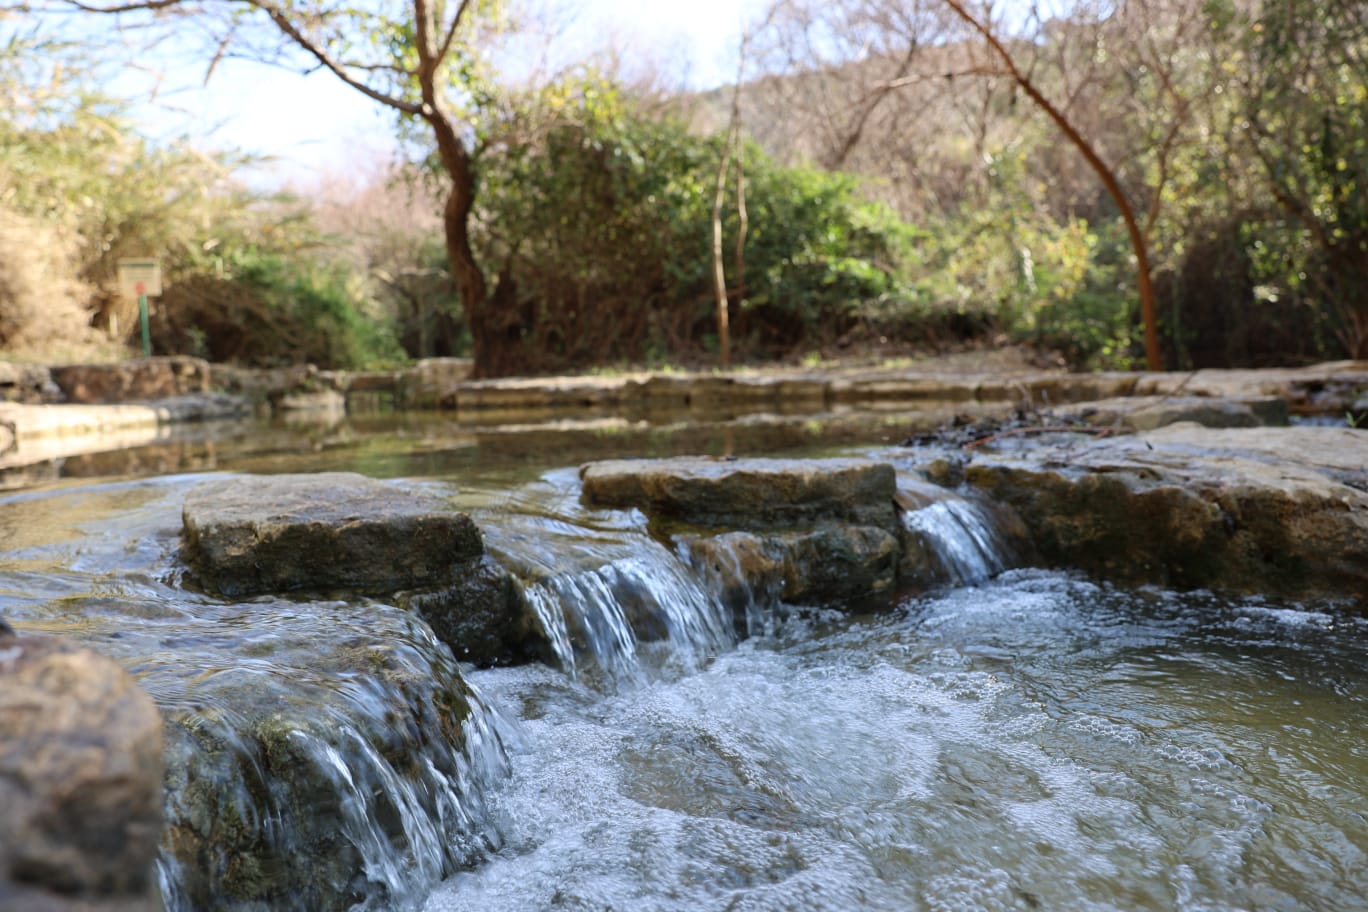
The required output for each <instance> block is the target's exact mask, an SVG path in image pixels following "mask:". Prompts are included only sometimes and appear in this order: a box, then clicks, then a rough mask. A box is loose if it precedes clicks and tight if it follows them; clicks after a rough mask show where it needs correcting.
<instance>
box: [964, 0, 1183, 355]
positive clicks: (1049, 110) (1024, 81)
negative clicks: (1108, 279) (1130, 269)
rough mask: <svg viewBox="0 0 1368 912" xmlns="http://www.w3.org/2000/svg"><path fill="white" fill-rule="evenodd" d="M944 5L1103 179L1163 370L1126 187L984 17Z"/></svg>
mask: <svg viewBox="0 0 1368 912" xmlns="http://www.w3.org/2000/svg"><path fill="white" fill-rule="evenodd" d="M945 4H946V5H947V6H948V7H950V9H951V10H952V11H954V13H955V15H957V16H959V17H960V18H961V19H963V20H964V22H965V23H966V24H968V25H969V27H970V28H972V29H973V30H974V31H975V32H977V33H978V35H979V36H980V37H982V38H983V40H984V41H985V42H986V43H987V45H988V47H989V48H991V49H992V52H993V55H994V56H995V57H996V58H997V59H998V62H999V63H1000V64H1001V66H1002V67H1003V68H1004V70H1005V71H1006V73H1007V75H1008V76H1009V77H1010V78H1011V79H1012V81H1013V82H1014V83H1015V84H1016V85H1017V86H1018V87H1019V88H1020V89H1021V91H1022V92H1023V93H1024V94H1025V95H1026V96H1027V97H1028V98H1030V99H1031V101H1032V102H1033V103H1034V104H1035V105H1036V106H1037V107H1039V108H1040V109H1041V111H1043V112H1044V113H1045V114H1046V116H1048V117H1049V118H1050V120H1051V121H1052V122H1053V123H1054V125H1055V126H1056V127H1058V128H1059V131H1060V132H1061V133H1063V134H1064V136H1065V138H1066V139H1068V140H1069V142H1070V143H1071V144H1072V145H1073V146H1074V148H1076V149H1077V150H1078V152H1079V154H1080V155H1082V156H1083V159H1084V160H1085V161H1086V162H1087V163H1088V167H1090V168H1091V169H1092V170H1093V172H1094V173H1095V174H1096V175H1097V177H1098V179H1099V180H1100V181H1102V185H1103V186H1104V187H1106V189H1107V194H1108V195H1109V196H1110V197H1111V198H1112V201H1113V202H1115V203H1116V207H1117V209H1118V210H1120V213H1121V218H1122V220H1123V221H1124V222H1125V225H1126V233H1127V235H1128V237H1129V239H1130V243H1131V248H1132V250H1133V251H1134V253H1135V272H1136V283H1137V290H1138V292H1139V295H1140V319H1141V322H1142V323H1143V324H1144V329H1145V362H1146V364H1147V366H1148V367H1149V369H1150V370H1163V368H1164V360H1163V355H1162V354H1161V353H1160V350H1159V321H1158V317H1157V314H1156V308H1155V303H1154V278H1153V273H1152V270H1151V268H1150V256H1149V242H1148V240H1147V238H1146V236H1145V231H1144V229H1142V227H1141V225H1140V220H1139V218H1137V216H1136V214H1135V208H1134V207H1133V206H1132V205H1131V202H1130V199H1129V198H1128V197H1127V195H1126V192H1125V190H1123V189H1122V187H1121V183H1120V181H1119V180H1117V177H1116V173H1115V172H1114V171H1113V170H1112V169H1111V167H1109V166H1108V165H1107V163H1106V162H1105V161H1103V160H1102V157H1101V156H1100V155H1099V154H1098V152H1097V149H1096V148H1095V147H1094V146H1093V144H1092V143H1091V142H1090V141H1089V140H1088V139H1087V137H1085V136H1084V135H1083V134H1082V133H1081V132H1079V129H1078V127H1077V126H1076V125H1075V124H1074V123H1073V121H1072V120H1070V119H1069V117H1068V116H1067V115H1066V114H1065V112H1064V111H1063V109H1061V108H1060V107H1059V106H1058V105H1056V104H1054V103H1053V102H1051V101H1050V99H1048V98H1046V97H1045V94H1044V93H1043V92H1041V90H1040V88H1039V87H1038V86H1037V85H1036V81H1035V80H1034V79H1033V78H1032V77H1031V75H1030V74H1029V73H1028V72H1027V71H1025V70H1023V69H1022V68H1021V67H1020V66H1018V65H1017V61H1016V59H1015V58H1014V57H1013V55H1012V52H1011V51H1010V50H1008V49H1007V47H1006V45H1005V44H1004V43H1003V41H1002V39H1001V38H999V37H998V35H997V33H996V32H995V31H994V29H993V27H992V24H991V21H990V20H989V18H988V17H987V16H985V15H980V14H976V13H974V12H971V11H970V10H969V8H968V6H967V5H966V4H965V3H963V2H961V0H945Z"/></svg>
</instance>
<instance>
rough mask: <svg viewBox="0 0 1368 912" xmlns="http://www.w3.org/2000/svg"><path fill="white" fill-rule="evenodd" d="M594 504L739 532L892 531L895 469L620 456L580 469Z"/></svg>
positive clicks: (861, 463)
mask: <svg viewBox="0 0 1368 912" xmlns="http://www.w3.org/2000/svg"><path fill="white" fill-rule="evenodd" d="M580 479H581V481H582V483H583V491H584V494H583V497H584V501H585V502H586V503H587V504H589V505H591V506H598V507H611V508H617V509H628V508H633V507H635V508H637V509H639V510H641V511H642V512H643V513H645V514H646V515H647V516H648V517H650V518H652V519H667V520H675V521H679V522H684V523H690V524H694V525H700V526H714V527H717V526H725V527H729V528H732V529H739V530H755V529H780V530H782V529H789V528H793V527H795V526H812V525H815V524H818V523H824V522H839V523H848V524H851V525H858V526H872V527H875V528H880V529H886V530H890V531H893V530H895V529H896V528H897V515H896V512H895V509H894V505H893V498H894V495H895V493H896V480H895V472H894V470H893V467H892V466H891V465H889V464H887V463H881V462H875V461H873V460H868V459H717V458H709V457H680V458H675V459H642V460H627V459H616V460H608V461H604V462H593V463H589V464H587V465H585V466H582V467H581V468H580Z"/></svg>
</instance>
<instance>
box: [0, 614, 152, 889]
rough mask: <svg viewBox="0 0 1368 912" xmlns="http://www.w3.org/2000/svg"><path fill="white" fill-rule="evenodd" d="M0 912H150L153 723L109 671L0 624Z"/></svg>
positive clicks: (86, 656) (146, 702)
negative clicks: (0, 817) (0, 819)
mask: <svg viewBox="0 0 1368 912" xmlns="http://www.w3.org/2000/svg"><path fill="white" fill-rule="evenodd" d="M0 811H3V826H0V908H4V909H7V910H8V909H13V910H16V912H19V910H24V912H29V910H33V912H45V910H52V912H58V910H63V912H76V910H91V912H96V910H102V912H116V910H118V912H125V910H127V912H133V910H154V909H160V908H161V907H162V906H161V901H160V899H159V897H158V890H157V885H156V880H155V876H154V872H153V861H154V859H155V857H156V853H157V842H158V838H159V835H160V825H161V815H162V721H161V717H160V716H159V715H158V713H157V709H156V707H155V706H154V705H153V702H152V700H151V698H150V697H148V696H147V694H145V693H144V692H143V691H142V690H140V689H139V688H138V686H137V684H136V683H135V682H134V681H133V678H132V677H131V676H129V674H128V673H127V672H125V671H124V670H123V669H122V668H120V667H119V666H118V665H116V664H115V663H114V662H112V661H110V660H108V659H106V658H104V657H102V656H99V655H97V654H95V653H93V652H91V651H89V650H87V649H84V648H81V647H80V646H77V645H75V644H74V643H71V642H68V641H65V640H62V639H58V638H56V637H50V636H41V635H24V636H15V635H14V634H13V632H12V631H11V630H9V628H8V626H7V625H4V624H2V623H0Z"/></svg>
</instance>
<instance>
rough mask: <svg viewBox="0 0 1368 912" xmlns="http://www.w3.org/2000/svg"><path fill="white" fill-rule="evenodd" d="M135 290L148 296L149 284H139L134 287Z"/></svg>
mask: <svg viewBox="0 0 1368 912" xmlns="http://www.w3.org/2000/svg"><path fill="white" fill-rule="evenodd" d="M133 290H134V291H136V292H137V293H138V294H146V293H147V284H146V283H145V282H139V283H137V284H136V285H134V286H133Z"/></svg>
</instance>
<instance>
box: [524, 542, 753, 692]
mask: <svg viewBox="0 0 1368 912" xmlns="http://www.w3.org/2000/svg"><path fill="white" fill-rule="evenodd" d="M634 550H635V551H636V553H635V554H633V555H630V556H624V557H619V558H616V559H614V560H611V561H609V562H607V563H604V564H602V565H601V566H599V567H596V568H593V569H588V570H580V571H576V572H564V573H559V574H556V575H554V576H550V577H546V578H544V579H541V580H538V581H536V582H534V583H532V584H530V585H528V586H527V587H526V590H525V591H526V594H527V598H528V601H529V602H530V603H531V604H532V606H533V609H534V610H535V611H536V613H537V616H538V617H539V618H540V619H541V621H542V625H543V627H544V629H545V630H546V631H547V634H548V637H549V639H550V640H551V643H552V647H553V649H554V650H555V652H556V657H557V659H559V660H560V663H561V665H562V667H563V668H564V669H565V670H566V671H567V672H569V673H571V674H574V675H582V674H584V673H585V672H586V671H589V669H594V670H596V671H597V672H598V673H601V674H602V675H604V676H606V677H607V678H609V679H611V680H614V681H622V680H630V679H634V678H637V677H640V676H641V674H642V673H643V667H642V660H643V658H644V653H647V652H654V653H656V655H655V656H654V660H655V662H656V663H657V664H659V665H669V664H673V665H678V666H681V667H684V668H691V667H696V666H697V665H698V664H699V663H700V662H701V661H702V660H703V659H704V658H705V657H706V656H708V655H713V654H716V652H717V651H718V650H719V649H725V648H727V647H728V646H730V645H731V644H732V642H733V638H732V635H731V632H730V630H731V628H730V624H729V623H728V620H727V617H726V612H725V611H724V610H723V608H722V606H721V604H720V603H719V602H718V601H717V600H716V599H713V598H711V597H710V596H709V595H708V593H707V592H706V591H704V589H703V587H702V586H701V585H699V583H698V581H697V580H695V579H694V578H693V577H692V575H691V574H690V573H689V572H688V570H687V569H686V568H685V567H684V565H683V564H682V563H681V562H680V560H679V559H678V558H677V557H675V556H674V555H672V554H670V553H669V552H668V551H667V550H665V548H663V547H662V546H661V545H659V544H658V543H656V542H654V541H651V540H650V539H647V538H645V537H643V538H642V539H641V540H640V541H639V542H637V543H636V544H635V546H634ZM657 646H659V647H661V648H655V647H657Z"/></svg>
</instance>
